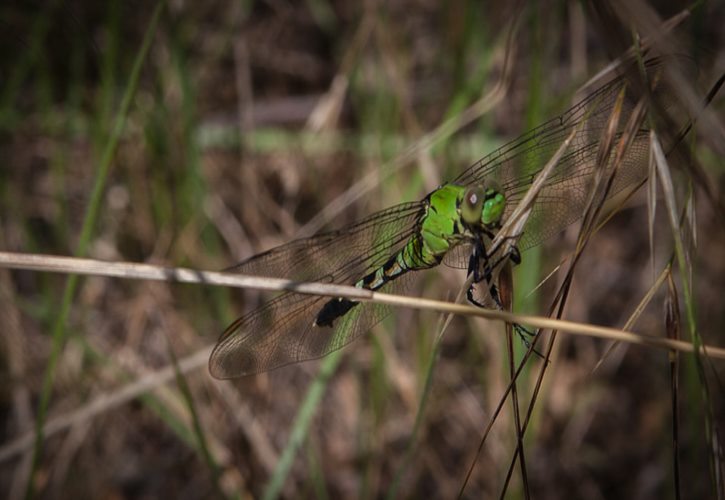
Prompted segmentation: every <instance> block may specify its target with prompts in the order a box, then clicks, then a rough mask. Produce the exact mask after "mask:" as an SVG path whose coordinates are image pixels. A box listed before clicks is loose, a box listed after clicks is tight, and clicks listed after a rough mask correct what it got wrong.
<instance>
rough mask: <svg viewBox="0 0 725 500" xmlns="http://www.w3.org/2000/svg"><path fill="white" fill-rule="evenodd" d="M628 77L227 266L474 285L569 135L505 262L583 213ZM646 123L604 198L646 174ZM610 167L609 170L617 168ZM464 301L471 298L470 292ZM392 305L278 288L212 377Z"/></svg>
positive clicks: (387, 282) (625, 113) (226, 342)
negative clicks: (391, 202)
mask: <svg viewBox="0 0 725 500" xmlns="http://www.w3.org/2000/svg"><path fill="white" fill-rule="evenodd" d="M661 66H662V64H661V63H660V61H658V60H652V61H648V62H647V63H646V64H645V68H646V75H647V78H646V80H647V81H654V73H655V71H658V70H659V69H661ZM630 81H631V79H628V78H625V76H623V75H620V76H618V77H615V78H613V79H610V80H609V81H608V82H607V83H605V84H604V85H602V86H601V87H599V88H598V89H596V90H594V91H592V92H590V93H589V94H588V95H587V96H586V97H585V98H584V99H583V100H581V101H580V102H578V103H577V104H574V105H573V106H572V107H571V108H570V109H569V110H567V111H565V112H564V113H562V114H560V115H559V116H557V117H555V118H553V119H551V120H549V121H547V122H545V123H544V124H542V125H540V126H538V127H536V128H534V129H532V130H530V131H529V132H527V133H525V134H523V135H522V136H521V137H519V138H517V139H515V140H513V141H511V142H509V143H507V144H505V145H503V146H501V147H500V148H498V149H496V150H495V151H493V152H491V153H489V154H488V155H486V156H484V157H483V158H481V159H480V160H479V161H477V162H475V163H474V164H472V165H470V166H469V167H468V168H467V169H465V170H464V171H463V172H462V173H461V174H460V175H459V176H458V177H456V178H455V179H453V180H452V181H450V182H447V183H445V184H443V185H441V186H440V187H439V188H437V189H435V190H434V191H432V192H431V193H429V194H427V195H426V196H425V197H424V198H423V199H421V200H419V201H414V202H408V203H402V204H399V205H395V206H393V207H390V208H388V209H385V210H382V211H379V212H377V213H374V214H372V215H370V216H368V217H366V218H364V219H362V220H360V221H358V222H356V223H352V224H349V225H347V226H345V227H342V228H340V229H337V230H333V231H327V232H322V233H319V234H316V235H314V236H311V237H307V238H302V239H297V240H294V241H291V242H289V243H286V244H284V245H281V246H278V247H276V248H273V249H271V250H268V251H266V252H263V253H260V254H258V255H255V256H253V257H251V258H249V259H247V260H245V261H243V262H241V263H239V264H237V265H236V266H234V267H232V268H230V269H228V270H227V271H228V272H232V273H240V274H249V275H258V276H266V277H275V278H286V279H290V280H293V281H299V282H321V283H330V284H344V285H353V286H355V287H358V288H363V289H368V290H372V291H384V292H387V293H396V294H400V293H404V292H405V291H406V289H407V288H408V287H409V286H410V283H411V281H412V278H413V276H414V275H416V274H418V273H419V272H420V271H424V270H427V269H431V268H433V267H436V266H438V265H440V264H441V263H444V264H447V265H449V266H451V267H458V268H468V271H469V273H475V274H476V275H477V276H476V277H475V278H474V285H475V283H476V282H477V281H481V280H482V279H483V277H484V276H483V275H484V274H485V275H486V277H488V276H489V275H490V273H489V272H485V273H481V272H480V271H477V269H481V266H482V265H483V267H484V268H486V269H488V270H490V266H486V264H487V263H490V262H489V259H490V257H491V255H490V254H488V253H487V252H486V244H487V242H490V241H491V239H492V238H493V237H494V235H495V234H496V232H497V231H498V230H499V229H500V228H501V226H502V224H503V223H504V222H505V221H506V220H507V218H508V217H509V216H511V214H512V212H513V210H514V208H515V207H516V205H517V204H518V202H520V201H521V200H522V199H523V197H524V196H525V195H526V193H527V191H528V189H529V188H530V186H531V184H532V182H533V179H534V178H535V176H536V174H537V173H539V172H540V171H541V169H542V168H543V167H544V166H545V165H546V163H547V162H548V161H549V159H550V158H551V157H552V155H553V154H554V153H555V152H556V151H557V150H558V149H559V148H560V146H561V145H562V143H563V142H564V141H565V139H567V137H568V136H570V135H571V134H573V139H572V140H571V142H570V143H569V146H568V147H567V149H566V150H565V151H564V154H563V155H562V156H561V158H560V160H559V161H558V163H557V164H556V166H555V167H554V169H553V170H552V171H551V173H550V174H549V176H548V177H547V178H546V180H545V184H544V186H543V188H542V189H541V191H539V193H538V197H537V198H536V200H535V202H534V204H533V207H532V209H531V212H530V215H529V218H528V220H527V222H526V224H525V226H524V229H523V231H522V233H521V234H520V235H518V240H517V242H516V245H515V246H510V248H512V249H513V250H512V251H511V252H510V257H511V260H512V261H513V262H514V263H518V261H519V260H520V254H519V251H523V250H526V249H528V248H531V247H533V246H536V245H538V244H540V243H542V242H543V241H544V240H546V239H548V238H549V237H551V236H553V235H555V234H557V233H560V232H561V231H563V230H564V229H565V228H566V227H567V226H568V225H570V224H572V223H573V222H575V221H576V220H577V219H579V218H580V217H581V216H582V213H583V211H584V210H585V208H586V206H587V203H589V202H588V200H589V197H590V190H591V186H592V184H593V182H594V178H595V173H596V171H597V170H598V169H600V168H601V165H600V166H597V165H598V164H597V155H598V154H599V149H600V141H601V138H602V134H603V131H604V129H605V127H607V125H608V123H609V121H610V116H611V114H612V111H613V109H614V107H615V102H617V98H618V96H619V95H620V93H623V95H624V100H623V101H620V102H623V103H624V104H623V105H622V107H621V110H622V111H621V119H620V123H626V121H627V119H628V117H629V116H630V115H631V114H632V113H633V110H634V109H635V104H636V102H637V97H638V95H641V94H640V93H638V92H634V91H633V90H632V86H631V85H629V82H630ZM622 127H623V126H620V131H619V132H618V133H619V134H620V135H621V133H622V132H621V129H622ZM643 127H644V126H643ZM643 127H640V129H639V130H638V131H636V133H635V137H634V139H633V142H632V144H631V146H630V148H629V149H628V150H627V153H626V155H625V157H624V158H623V160H622V162H621V163H620V164H619V165H618V166H617V168H616V171H613V174H612V175H613V178H612V183H611V185H610V189H609V190H608V191H607V199H609V198H612V197H614V196H615V195H617V194H618V193H621V192H622V191H623V190H625V189H626V188H628V187H631V186H638V185H641V184H642V183H643V182H644V180H645V179H646V177H647V172H648V154H649V146H648V144H649V142H648V141H649V130H646V129H645V128H643ZM612 163H613V162H612V161H610V162H609V165H608V166H607V167H605V168H610V169H613V167H612ZM499 260H500V259H499ZM474 285H471V287H473V286H474ZM468 298H469V300H470V301H472V302H474V303H476V304H478V302H477V301H475V300H474V298H473V292H472V289H469V291H468ZM479 305H480V304H479ZM390 312H391V310H390V308H389V306H386V305H383V304H379V303H373V302H367V301H365V302H361V301H355V300H352V299H347V298H341V297H324V296H312V295H301V294H298V293H295V292H292V291H286V292H282V293H281V294H280V295H278V296H277V297H275V298H273V299H271V300H269V301H268V302H266V303H264V304H263V305H261V306H260V307H259V308H258V309H256V310H253V311H252V312H250V313H248V314H246V315H244V316H242V317H240V318H238V319H237V320H236V321H234V322H233V323H232V324H231V325H229V327H228V328H227V329H226V330H225V331H224V332H223V333H222V335H221V337H220V338H219V341H218V342H217V344H216V346H215V348H214V350H213V351H212V354H211V357H210V360H209V370H210V373H211V374H212V376H214V377H216V378H220V379H228V378H235V377H240V376H243V375H249V374H255V373H260V372H264V371H268V370H271V369H275V368H279V367H281V366H285V365H288V364H292V363H297V362H300V361H305V360H310V359H315V358H320V357H322V356H325V355H326V354H329V353H330V352H332V351H335V350H337V349H340V348H341V347H343V346H345V345H346V344H348V343H350V342H352V341H353V340H355V339H356V338H358V337H359V336H360V335H362V334H364V333H366V332H367V331H369V330H370V329H371V328H372V327H373V326H374V325H375V324H377V323H378V322H380V321H381V320H382V319H383V318H384V317H385V316H387V315H388V314H390Z"/></svg>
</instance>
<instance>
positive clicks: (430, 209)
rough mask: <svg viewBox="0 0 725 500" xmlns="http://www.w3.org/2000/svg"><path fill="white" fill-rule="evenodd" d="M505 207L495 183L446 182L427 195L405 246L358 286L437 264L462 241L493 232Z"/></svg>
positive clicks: (372, 285) (378, 284)
mask: <svg viewBox="0 0 725 500" xmlns="http://www.w3.org/2000/svg"><path fill="white" fill-rule="evenodd" d="M504 207H505V198H504V196H503V194H502V193H501V192H500V191H499V190H498V189H497V188H495V187H492V186H489V187H487V188H485V187H483V186H474V187H466V186H459V185H456V184H444V185H443V186H441V187H439V188H438V189H436V190H435V191H433V192H432V193H430V194H429V195H428V196H426V198H425V200H424V210H423V213H422V214H421V216H420V219H419V220H418V231H416V232H415V233H414V234H413V235H412V236H411V237H410V239H409V240H408V242H407V243H406V244H405V246H404V247H403V248H402V249H401V250H400V251H399V252H398V253H397V254H395V255H392V256H391V257H390V259H389V260H388V261H387V262H385V264H383V265H382V266H381V267H379V268H378V269H376V270H375V271H373V272H371V273H370V274H368V275H366V276H364V277H363V278H362V279H361V280H360V281H358V282H357V283H356V284H355V286H357V287H360V288H368V289H371V290H377V289H379V288H380V287H382V286H383V285H384V284H385V283H387V282H389V281H391V280H394V279H396V278H397V277H399V276H400V275H401V274H404V273H406V272H408V271H416V270H420V269H427V268H430V267H434V266H437V265H438V264H440V263H441V261H442V260H443V257H444V256H445V255H446V253H448V251H449V250H451V249H452V248H453V247H455V246H456V245H458V244H459V243H462V242H464V241H471V240H473V239H475V238H477V237H479V236H480V235H481V234H485V235H488V236H491V235H492V231H493V230H495V229H496V228H498V227H499V225H500V223H501V217H502V215H503V211H504Z"/></svg>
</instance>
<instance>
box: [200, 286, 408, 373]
mask: <svg viewBox="0 0 725 500" xmlns="http://www.w3.org/2000/svg"><path fill="white" fill-rule="evenodd" d="M411 277H412V273H408V274H405V275H403V276H401V277H400V278H398V279H396V280H395V281H391V282H388V283H386V284H385V285H384V286H383V287H382V289H381V290H382V291H385V292H392V293H401V292H403V291H404V290H405V289H406V288H407V286H408V284H409V283H410V280H411ZM330 300H336V299H331V298H330V297H319V296H312V295H301V294H297V293H293V292H284V293H283V294H282V295H280V296H278V297H276V298H275V299H273V300H271V301H269V302H267V303H266V304H264V305H263V306H262V307H260V308H258V309H256V310H254V311H252V312H251V313H249V314H247V315H246V316H243V317H241V318H239V319H238V320H237V321H235V322H234V323H232V324H231V325H230V326H229V328H227V330H226V331H225V332H224V333H223V334H222V336H221V338H220V339H219V342H218V343H217V345H216V347H215V348H214V351H213V352H212V355H211V358H210V360H209V371H210V372H211V374H212V375H213V376H214V377H216V378H222V379H226V378H234V377H239V376H242V375H249V374H253V373H260V372H264V371H267V370H272V369H274V368H279V367H281V366H285V365H288V364H291V363H297V362H299V361H305V360H309V359H316V358H319V357H322V356H325V355H327V354H329V353H330V352H332V351H335V350H337V349H340V348H341V347H343V346H344V345H346V344H348V343H350V342H352V341H353V340H354V339H356V338H357V337H359V336H360V335H361V334H363V333H365V332H367V331H368V330H370V329H371V328H372V327H373V326H374V325H375V324H376V323H378V322H379V321H381V320H382V319H383V318H384V317H385V316H387V315H388V314H389V313H390V307H389V306H386V305H383V304H376V303H372V302H360V303H358V304H357V305H356V306H355V307H353V308H351V309H350V310H349V311H348V312H347V313H346V314H345V315H343V316H341V317H340V318H338V319H337V320H336V321H335V322H334V323H333V325H332V326H318V325H316V324H315V319H316V317H317V314H318V312H319V311H320V310H321V309H322V307H323V306H324V305H325V304H326V303H327V302H329V301H330Z"/></svg>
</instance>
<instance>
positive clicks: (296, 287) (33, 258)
mask: <svg viewBox="0 0 725 500" xmlns="http://www.w3.org/2000/svg"><path fill="white" fill-rule="evenodd" d="M0 267H8V268H13V269H25V270H32V271H46V272H58V273H72V274H84V275H93V276H107V277H116V278H125V279H142V280H156V281H168V282H179V283H198V284H206V285H215V286H231V287H235V288H252V289H255V290H267V291H280V292H281V291H286V290H288V291H294V292H297V293H301V294H307V295H322V296H329V297H345V298H349V299H354V300H360V301H370V302H375V303H379V304H388V305H392V306H398V307H411V308H413V309H421V310H427V311H437V312H450V313H453V314H461V315H463V316H479V317H482V318H487V319H493V320H499V321H504V322H507V323H519V324H526V325H530V326H532V327H534V328H547V329H548V328H552V329H557V330H560V331H562V332H566V333H569V334H571V335H584V336H589V337H597V338H603V339H610V340H618V341H621V342H628V343H630V344H636V345H644V346H649V347H657V348H660V349H670V350H675V351H680V352H685V353H691V352H694V351H695V348H694V347H693V345H692V344H691V343H689V342H684V341H681V340H679V341H676V340H671V339H665V338H660V337H654V336H651V335H642V334H637V333H634V332H629V331H626V330H620V329H617V328H610V327H605V326H597V325H590V324H587V323H577V322H574V321H566V320H557V319H552V318H548V317H543V316H529V315H522V314H514V313H508V312H505V311H498V310H493V309H482V308H480V307H473V306H468V305H463V304H454V303H451V302H444V301H440V300H433V299H425V298H419V297H408V296H404V295H392V294H388V293H381V292H371V291H370V290H365V289H361V288H355V287H353V286H344V285H329V284H325V283H300V282H296V281H291V280H285V279H279V278H264V277H259V276H246V275H243V274H227V273H222V272H213V271H195V270H193V269H185V268H181V267H175V268H174V267H162V266H155V265H151V264H136V263H130V262H103V261H100V260H94V259H77V258H73V257H57V256H52V255H41V254H18V253H12V252H0ZM699 352H700V354H702V355H705V356H710V357H711V358H716V359H725V348H721V347H714V346H707V345H702V347H701V348H700V350H699Z"/></svg>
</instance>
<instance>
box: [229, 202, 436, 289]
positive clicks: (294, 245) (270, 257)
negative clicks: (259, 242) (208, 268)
mask: <svg viewBox="0 0 725 500" xmlns="http://www.w3.org/2000/svg"><path fill="white" fill-rule="evenodd" d="M423 210H424V206H423V203H422V202H413V203H403V204H400V205H396V206H393V207H390V208H388V209H386V210H382V211H380V212H377V213H375V214H373V215H370V216H368V217H366V218H365V219H362V220H361V221H359V222H356V223H354V224H351V225H349V226H347V227H345V228H343V229H340V230H336V231H329V232H325V233H320V234H317V235H314V236H311V237H309V238H301V239H298V240H294V241H291V242H289V243H286V244H284V245H281V246H278V247H276V248H273V249H271V250H268V251H266V252H262V253H260V254H257V255H255V256H253V257H251V258H250V259H248V260H246V261H244V262H241V263H240V264H237V265H236V266H234V267H231V268H229V269H227V272H233V273H239V274H250V275H257V276H267V277H270V278H287V279H291V280H294V281H323V282H330V283H338V284H347V285H352V284H354V283H355V281H357V280H358V279H360V278H362V277H363V276H364V275H365V274H367V273H369V272H371V271H373V270H375V269H377V268H378V267H379V266H381V265H382V264H383V263H385V261H386V260H387V259H388V258H389V257H390V256H391V255H392V254H394V253H395V252H397V251H398V250H399V249H400V248H402V247H403V246H404V245H405V243H406V241H407V240H408V238H409V237H410V236H411V235H412V234H413V233H414V232H415V231H416V230H417V225H416V224H417V221H418V219H419V218H420V216H421V215H422V213H423V212H422V211H423Z"/></svg>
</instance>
